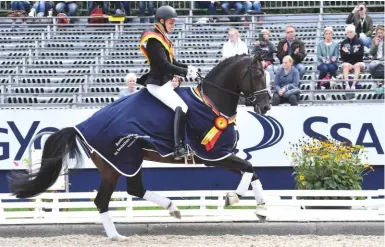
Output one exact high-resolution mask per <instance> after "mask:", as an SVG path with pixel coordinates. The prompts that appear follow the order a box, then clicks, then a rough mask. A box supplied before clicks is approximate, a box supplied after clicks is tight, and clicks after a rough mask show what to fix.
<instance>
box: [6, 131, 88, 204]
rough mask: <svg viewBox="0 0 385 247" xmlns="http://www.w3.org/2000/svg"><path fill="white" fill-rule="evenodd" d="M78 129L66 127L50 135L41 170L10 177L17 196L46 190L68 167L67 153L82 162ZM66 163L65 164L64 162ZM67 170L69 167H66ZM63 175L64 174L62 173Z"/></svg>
mask: <svg viewBox="0 0 385 247" xmlns="http://www.w3.org/2000/svg"><path fill="white" fill-rule="evenodd" d="M76 136H77V131H76V129H75V128H73V127H69V128H64V129H61V130H59V131H57V132H56V133H54V134H52V135H50V136H49V137H48V138H47V140H46V142H45V145H44V149H43V155H42V158H41V167H40V170H39V171H38V172H36V173H34V174H26V173H25V172H16V173H13V174H12V175H11V176H9V177H8V181H9V186H10V190H11V192H12V194H13V195H15V196H16V197H17V198H29V197H33V196H36V195H38V194H40V193H43V192H44V191H46V190H47V189H48V188H49V187H51V186H52V185H53V184H54V183H55V182H56V180H57V179H58V177H59V176H60V172H61V171H62V168H63V167H65V168H68V164H66V163H65V161H66V160H68V159H65V158H66V155H69V156H70V157H71V158H74V159H75V160H76V164H75V167H76V166H78V164H81V158H82V156H81V152H80V149H79V147H78V146H77V143H76ZM63 163H65V164H63ZM64 170H67V169H64ZM62 175H63V174H62Z"/></svg>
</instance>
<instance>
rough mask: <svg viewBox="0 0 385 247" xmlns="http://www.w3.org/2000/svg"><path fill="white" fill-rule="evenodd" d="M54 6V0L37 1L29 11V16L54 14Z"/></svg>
mask: <svg viewBox="0 0 385 247" xmlns="http://www.w3.org/2000/svg"><path fill="white" fill-rule="evenodd" d="M53 6H54V3H53V2H52V1H36V2H35V4H34V5H33V6H32V9H31V11H30V12H29V16H31V17H35V16H39V17H42V16H52V11H53Z"/></svg>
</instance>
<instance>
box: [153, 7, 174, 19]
mask: <svg viewBox="0 0 385 247" xmlns="http://www.w3.org/2000/svg"><path fill="white" fill-rule="evenodd" d="M176 17H178V14H177V13H176V10H175V9H174V8H173V7H171V6H162V7H160V8H159V9H157V11H156V13H155V20H156V21H157V22H160V19H164V20H167V19H172V18H176Z"/></svg>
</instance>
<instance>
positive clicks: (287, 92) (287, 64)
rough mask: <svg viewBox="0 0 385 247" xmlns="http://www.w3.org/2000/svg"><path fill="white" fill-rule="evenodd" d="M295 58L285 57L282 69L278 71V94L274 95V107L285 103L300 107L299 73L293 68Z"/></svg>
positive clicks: (275, 84)
mask: <svg viewBox="0 0 385 247" xmlns="http://www.w3.org/2000/svg"><path fill="white" fill-rule="evenodd" d="M293 62H294V61H293V58H292V57H291V56H285V57H284V58H283V63H282V67H281V68H280V69H279V70H278V72H277V75H276V76H275V78H274V88H275V90H276V92H275V93H274V95H273V102H272V105H273V106H277V105H279V104H282V103H284V102H289V103H290V105H293V106H295V105H298V101H299V94H300V93H301V91H300V90H299V88H298V87H299V71H298V70H297V69H296V68H295V67H294V66H293Z"/></svg>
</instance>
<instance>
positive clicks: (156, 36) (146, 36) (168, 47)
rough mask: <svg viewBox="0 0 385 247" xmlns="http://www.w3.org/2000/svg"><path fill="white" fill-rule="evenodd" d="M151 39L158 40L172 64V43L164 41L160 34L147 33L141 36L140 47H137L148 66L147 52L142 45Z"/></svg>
mask: <svg viewBox="0 0 385 247" xmlns="http://www.w3.org/2000/svg"><path fill="white" fill-rule="evenodd" d="M152 38H153V39H156V40H158V41H159V42H160V43H161V44H162V45H163V47H164V48H165V49H166V50H167V51H168V55H169V57H170V61H171V63H172V62H173V60H174V47H173V45H172V43H171V42H169V41H168V40H167V39H165V38H164V36H163V35H162V34H160V33H156V32H152V31H149V32H145V33H144V34H143V37H142V38H141V39H140V46H139V49H140V51H141V52H142V53H143V55H144V56H145V57H146V60H147V62H148V64H150V60H149V58H148V54H147V50H146V48H145V47H144V44H145V43H147V41H148V40H149V39H152Z"/></svg>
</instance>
